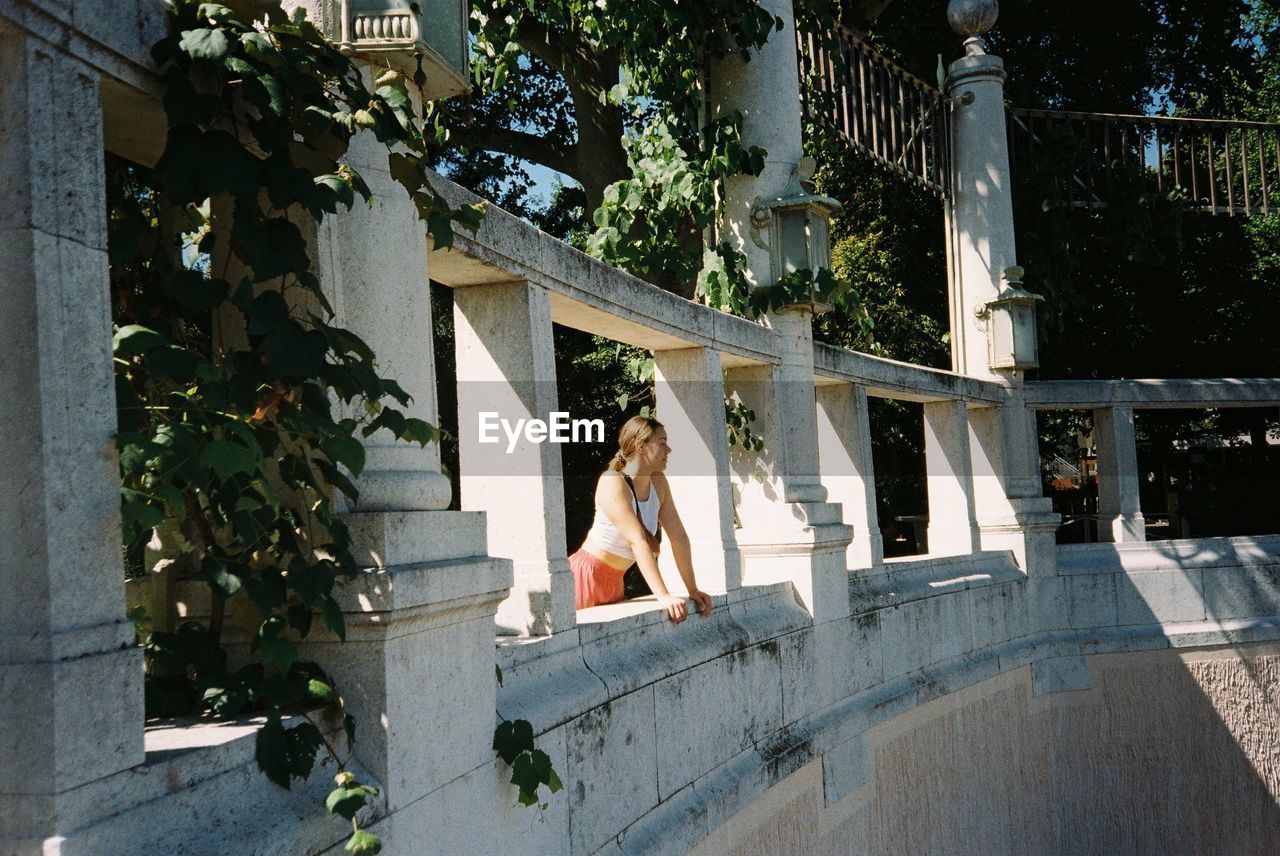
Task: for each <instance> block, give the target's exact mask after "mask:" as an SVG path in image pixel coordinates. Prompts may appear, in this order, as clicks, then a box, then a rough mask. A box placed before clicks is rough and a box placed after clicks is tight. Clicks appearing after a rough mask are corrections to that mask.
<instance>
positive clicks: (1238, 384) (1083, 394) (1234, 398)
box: [1025, 378, 1280, 410]
mask: <svg viewBox="0 0 1280 856" xmlns="http://www.w3.org/2000/svg"><path fill="white" fill-rule="evenodd" d="M1025 400H1026V402H1027V405H1028V406H1030V407H1032V408H1034V409H1036V410H1091V409H1096V408H1104V407H1134V408H1139V409H1151V410H1155V409H1183V408H1188V409H1190V408H1209V407H1276V406H1277V403H1280V378H1208V379H1203V380H1202V379H1193V378H1192V379H1189V378H1178V379H1170V380H1162V379H1152V378H1147V379H1127V378H1122V379H1118V380H1051V381H1032V382H1029V383H1028V384H1027V385H1026V391H1025Z"/></svg>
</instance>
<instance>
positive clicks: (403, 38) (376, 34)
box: [319, 0, 471, 100]
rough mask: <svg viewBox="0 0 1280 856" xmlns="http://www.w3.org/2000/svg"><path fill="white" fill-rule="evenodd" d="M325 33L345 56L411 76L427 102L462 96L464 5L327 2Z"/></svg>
mask: <svg viewBox="0 0 1280 856" xmlns="http://www.w3.org/2000/svg"><path fill="white" fill-rule="evenodd" d="M320 5H321V9H320V16H319V17H320V23H321V28H322V29H323V30H324V33H325V35H326V36H328V38H329V39H330V40H331V41H332V42H333V43H334V44H335V45H336V46H337V47H338V49H339V50H341V51H342V52H343V53H346V54H360V55H362V56H364V57H365V58H367V59H369V60H371V61H373V62H378V63H386V64H388V65H390V66H392V67H393V68H395V69H397V70H399V71H401V72H403V73H405V74H406V75H408V76H410V77H413V76H414V75H415V74H416V73H417V72H418V71H419V70H421V71H422V72H423V76H424V78H425V82H423V83H422V87H423V94H424V97H425V98H427V99H428V100H434V99H438V98H447V97H448V96H450V95H460V94H462V93H464V92H467V91H469V90H470V88H471V84H470V82H469V81H468V78H467V66H468V62H467V60H468V51H469V46H468V42H467V39H468V32H467V17H468V14H469V10H468V8H467V2H466V0H324V2H322V3H321V4H320Z"/></svg>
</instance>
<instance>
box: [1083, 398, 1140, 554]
mask: <svg viewBox="0 0 1280 856" xmlns="http://www.w3.org/2000/svg"><path fill="white" fill-rule="evenodd" d="M1093 441H1094V443H1095V444H1097V447H1098V540H1099V541H1115V542H1120V541H1145V540H1147V527H1146V523H1145V522H1144V521H1143V518H1142V509H1141V508H1140V507H1139V504H1138V450H1137V446H1136V444H1135V442H1134V436H1133V408H1132V407H1103V408H1099V409H1097V410H1095V411H1093Z"/></svg>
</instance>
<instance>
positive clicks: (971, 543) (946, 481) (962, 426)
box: [924, 401, 979, 556]
mask: <svg viewBox="0 0 1280 856" xmlns="http://www.w3.org/2000/svg"><path fill="white" fill-rule="evenodd" d="M969 448H970V447H969V414H968V408H967V407H966V406H965V403H964V402H963V401H926V402H925V404H924V452H925V476H926V482H927V485H928V491H929V555H930V556H966V555H969V554H970V553H973V552H974V551H975V550H977V549H978V543H979V542H978V527H977V515H976V511H975V500H974V488H973V462H972V460H971V458H970V452H969Z"/></svg>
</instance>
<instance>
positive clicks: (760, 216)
mask: <svg viewBox="0 0 1280 856" xmlns="http://www.w3.org/2000/svg"><path fill="white" fill-rule="evenodd" d="M816 169H817V162H816V161H815V160H814V159H813V158H811V157H807V156H806V157H802V158H800V160H799V162H798V163H797V164H796V166H795V169H793V170H792V172H791V179H790V181H789V182H788V183H787V186H786V187H785V188H784V189H783V191H782V193H781V194H779V195H778V196H776V197H773V198H764V197H759V196H758V197H756V199H755V200H754V201H753V203H752V205H751V239H752V241H753V242H754V243H755V244H756V246H758V247H760V248H761V249H765V250H768V251H769V260H770V264H769V272H770V274H771V275H772V280H773V281H772V282H769V283H763V284H767V285H772V284H774V283H776V282H777V281H778V280H780V279H782V278H783V277H785V276H788V275H790V274H793V273H795V272H796V271H800V270H808V271H811V272H812V273H813V274H814V275H816V273H817V271H818V270H819V269H820V268H825V267H830V266H831V242H830V234H831V217H832V216H833V215H835V214H839V213H840V211H841V210H842V209H843V206H842V205H841V204H840V203H839V202H837V201H836V200H834V199H832V198H831V197H829V196H820V195H818V194H816V193H814V192H813V174H814V172H815V171H816ZM814 308H815V310H817V311H821V310H824V309H830V306H827V305H825V304H821V303H819V302H818V301H816V300H815V301H814Z"/></svg>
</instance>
